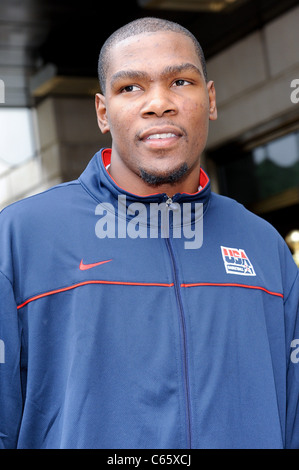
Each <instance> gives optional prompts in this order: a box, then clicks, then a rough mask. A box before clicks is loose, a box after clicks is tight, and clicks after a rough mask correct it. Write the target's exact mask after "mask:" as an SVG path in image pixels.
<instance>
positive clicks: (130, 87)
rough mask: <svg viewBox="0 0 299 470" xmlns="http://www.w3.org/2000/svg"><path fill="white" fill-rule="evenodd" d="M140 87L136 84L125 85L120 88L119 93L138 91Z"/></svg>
mask: <svg viewBox="0 0 299 470" xmlns="http://www.w3.org/2000/svg"><path fill="white" fill-rule="evenodd" d="M139 90H140V87H139V86H137V85H127V86H125V87H123V88H122V89H121V93H131V92H132V91H139Z"/></svg>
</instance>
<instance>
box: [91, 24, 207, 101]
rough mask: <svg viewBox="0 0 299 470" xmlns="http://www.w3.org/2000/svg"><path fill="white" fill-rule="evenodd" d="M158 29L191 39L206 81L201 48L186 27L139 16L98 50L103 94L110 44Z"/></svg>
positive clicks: (112, 35)
mask: <svg viewBox="0 0 299 470" xmlns="http://www.w3.org/2000/svg"><path fill="white" fill-rule="evenodd" d="M158 31H173V32H175V33H181V34H184V35H185V36H187V37H189V38H190V39H191V40H192V41H193V44H194V46H195V50H196V52H197V54H198V57H199V59H200V62H201V66H202V69H203V74H204V78H205V80H206V81H208V77H207V68H206V61H205V56H204V53H203V50H202V48H201V45H200V44H199V42H198V40H197V39H196V37H195V36H194V35H193V34H192V33H191V32H190V31H189V30H188V29H186V28H184V26H181V25H180V24H178V23H175V22H173V21H168V20H164V19H161V18H154V17H145V18H139V19H137V20H134V21H131V22H130V23H128V24H126V25H124V26H122V27H121V28H119V29H117V30H116V31H115V32H114V33H112V34H111V36H109V37H108V39H107V40H106V41H105V42H104V44H103V46H102V48H101V51H100V55H99V61H98V77H99V82H100V87H101V91H102V93H103V94H105V90H106V77H107V71H108V67H109V52H110V50H111V48H112V46H114V44H116V43H118V42H120V41H123V40H124V39H126V38H129V37H132V36H136V35H137V34H142V33H155V32H158Z"/></svg>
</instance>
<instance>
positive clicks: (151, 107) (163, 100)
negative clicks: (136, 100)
mask: <svg viewBox="0 0 299 470" xmlns="http://www.w3.org/2000/svg"><path fill="white" fill-rule="evenodd" d="M145 98H146V100H145V102H144V104H143V106H142V109H141V113H142V116H143V117H144V118H147V117H150V116H153V115H154V116H157V117H162V116H164V115H165V114H167V115H171V116H172V115H174V114H176V113H177V106H176V104H175V103H174V101H173V100H172V99H171V96H170V91H169V90H165V88H162V87H158V86H157V87H154V88H153V89H152V90H150V91H148V92H147V93H146V96H145Z"/></svg>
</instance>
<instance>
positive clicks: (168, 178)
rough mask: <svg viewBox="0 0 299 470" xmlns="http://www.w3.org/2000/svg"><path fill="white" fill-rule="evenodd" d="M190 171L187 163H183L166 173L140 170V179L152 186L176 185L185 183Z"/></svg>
mask: <svg viewBox="0 0 299 470" xmlns="http://www.w3.org/2000/svg"><path fill="white" fill-rule="evenodd" d="M188 171H189V168H188V165H187V163H186V162H185V163H182V164H181V165H180V166H179V167H177V168H175V169H173V170H169V169H167V170H166V171H163V172H162V171H153V170H147V169H145V168H139V175H140V178H141V179H142V180H143V181H145V182H146V183H147V184H149V185H151V186H160V185H162V184H176V183H178V182H181V181H183V179H184V178H185V177H186V176H187V174H188Z"/></svg>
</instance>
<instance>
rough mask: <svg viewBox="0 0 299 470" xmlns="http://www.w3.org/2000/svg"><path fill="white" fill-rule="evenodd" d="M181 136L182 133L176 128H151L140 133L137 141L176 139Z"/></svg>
mask: <svg viewBox="0 0 299 470" xmlns="http://www.w3.org/2000/svg"><path fill="white" fill-rule="evenodd" d="M183 135H184V132H183V131H182V130H181V129H179V128H178V127H152V128H151V129H147V130H146V131H143V132H141V134H140V135H139V139H140V140H142V141H150V140H164V139H177V138H179V137H182V136H183Z"/></svg>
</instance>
